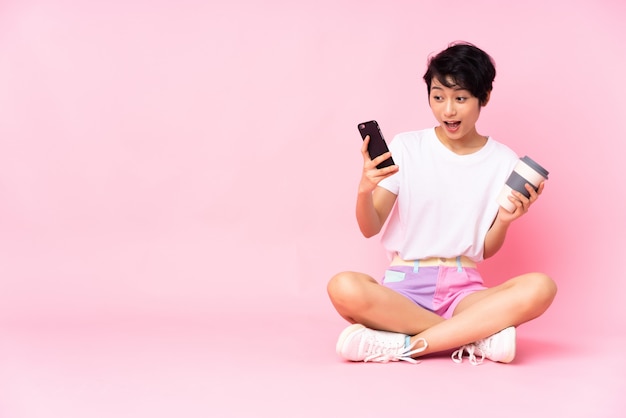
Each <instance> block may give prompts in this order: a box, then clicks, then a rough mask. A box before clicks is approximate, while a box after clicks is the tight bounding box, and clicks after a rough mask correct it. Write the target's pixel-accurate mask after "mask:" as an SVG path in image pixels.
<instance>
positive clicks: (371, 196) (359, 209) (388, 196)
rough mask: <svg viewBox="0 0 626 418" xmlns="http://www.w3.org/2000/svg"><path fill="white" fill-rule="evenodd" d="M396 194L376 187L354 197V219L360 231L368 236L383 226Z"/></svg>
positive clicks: (374, 233) (371, 235)
mask: <svg viewBox="0 0 626 418" xmlns="http://www.w3.org/2000/svg"><path fill="white" fill-rule="evenodd" d="M395 201H396V195H395V194H393V193H391V192H390V191H389V190H387V189H383V188H382V187H376V189H374V191H373V192H371V193H359V194H358V196H357V199H356V219H357V222H358V224H359V229H360V230H361V233H362V234H363V235H364V236H365V237H366V238H370V237H373V236H374V235H376V234H378V233H379V232H380V230H381V229H382V228H383V225H384V224H385V221H386V220H387V217H388V216H389V213H390V212H391V209H392V208H393V204H394V203H395Z"/></svg>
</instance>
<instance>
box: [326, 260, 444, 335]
mask: <svg viewBox="0 0 626 418" xmlns="http://www.w3.org/2000/svg"><path fill="white" fill-rule="evenodd" d="M328 295H329V296H330V300H331V302H332V303H333V305H334V306H335V309H337V312H339V314H340V315H341V316H342V317H344V318H345V319H346V320H347V321H348V322H351V323H359V324H362V325H365V326H366V327H368V328H372V329H377V330H383V331H392V332H398V333H402V334H407V335H415V334H418V333H420V332H422V331H425V330H427V329H429V328H431V327H433V326H435V325H437V324H440V323H442V322H444V319H443V318H442V317H440V316H439V315H436V314H434V313H432V312H430V311H428V310H426V309H424V308H422V307H420V306H418V305H416V304H415V303H414V302H412V301H411V300H409V299H408V298H406V297H405V296H403V295H401V294H399V293H397V292H396V291H394V290H391V289H389V288H387V287H385V286H382V285H381V284H379V283H378V282H377V281H376V280H374V279H373V278H372V277H370V276H368V275H366V274H362V273H355V272H344V273H339V274H337V275H336V276H334V277H333V278H332V279H331V280H330V282H329V283H328Z"/></svg>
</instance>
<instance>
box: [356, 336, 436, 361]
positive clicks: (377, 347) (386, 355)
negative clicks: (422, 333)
mask: <svg viewBox="0 0 626 418" xmlns="http://www.w3.org/2000/svg"><path fill="white" fill-rule="evenodd" d="M420 341H421V342H422V343H423V344H424V346H423V347H420V348H416V349H415V350H413V348H414V347H415V346H416V345H417V343H419V342H420ZM426 347H428V343H427V342H426V340H425V339H423V338H419V339H417V340H415V341H413V342H412V343H411V345H409V346H408V347H390V346H385V345H382V343H381V341H377V342H375V343H373V344H372V348H373V349H374V350H373V351H374V352H373V353H372V354H370V355H369V356H367V357H365V359H364V360H363V361H364V362H368V361H375V362H380V363H387V362H389V361H400V360H402V361H408V362H409V363H413V364H416V363H418V361H417V360H415V359H414V358H412V357H411V356H412V355H413V354H417V353H421V352H422V351H424V350H426Z"/></svg>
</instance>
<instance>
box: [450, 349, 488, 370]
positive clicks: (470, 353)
mask: <svg viewBox="0 0 626 418" xmlns="http://www.w3.org/2000/svg"><path fill="white" fill-rule="evenodd" d="M464 351H466V352H467V357H468V359H469V362H470V363H471V364H472V365H474V366H478V365H479V364H481V363H482V362H483V360H485V353H484V352H483V350H481V348H480V347H478V346H477V345H475V344H468V345H464V346H463V347H461V348H459V349H458V350H456V351H455V352H454V353H452V361H454V362H455V363H462V362H463V352H464ZM476 351H479V352H480V360H479V359H477V358H476V354H474V353H475V352H476Z"/></svg>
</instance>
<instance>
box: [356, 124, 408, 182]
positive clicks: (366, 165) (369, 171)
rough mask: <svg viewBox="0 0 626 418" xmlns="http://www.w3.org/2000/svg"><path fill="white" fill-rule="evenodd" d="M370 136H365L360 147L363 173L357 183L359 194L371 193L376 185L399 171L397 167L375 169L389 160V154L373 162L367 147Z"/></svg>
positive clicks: (382, 155) (386, 153) (384, 154)
mask: <svg viewBox="0 0 626 418" xmlns="http://www.w3.org/2000/svg"><path fill="white" fill-rule="evenodd" d="M369 142H370V136H369V135H366V136H365V138H364V139H363V144H362V145H361V155H362V156H363V172H362V174H361V182H360V183H359V192H360V193H372V192H373V191H374V189H375V188H376V186H377V185H378V183H380V181H381V180H382V179H384V178H387V177H389V176H391V175H393V174H395V173H397V172H398V170H399V169H400V168H399V167H398V166H397V165H395V164H393V165H389V166H387V167H383V168H377V166H378V165H380V164H381V163H382V162H384V161H386V160H388V159H389V158H391V152H389V151H387V152H385V153H383V154H381V155H379V156H378V157H376V158H374V159H373V160H372V159H371V158H370V154H369V151H368V145H369Z"/></svg>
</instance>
